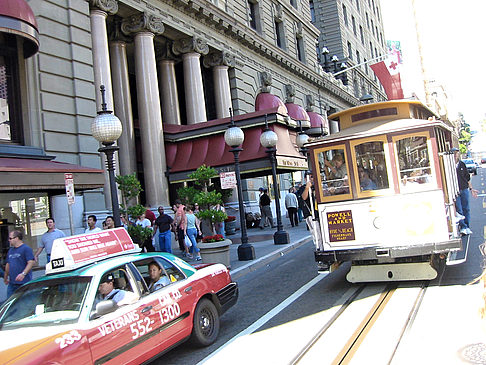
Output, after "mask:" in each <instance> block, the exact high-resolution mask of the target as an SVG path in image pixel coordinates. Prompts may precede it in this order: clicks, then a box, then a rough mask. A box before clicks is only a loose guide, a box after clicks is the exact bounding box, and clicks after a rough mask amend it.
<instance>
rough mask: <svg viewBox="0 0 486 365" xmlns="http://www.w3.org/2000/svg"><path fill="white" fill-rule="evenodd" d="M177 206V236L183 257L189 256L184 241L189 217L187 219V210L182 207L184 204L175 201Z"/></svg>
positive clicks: (177, 200)
mask: <svg viewBox="0 0 486 365" xmlns="http://www.w3.org/2000/svg"><path fill="white" fill-rule="evenodd" d="M175 206H176V216H175V222H174V224H175V227H176V236H177V241H178V242H179V249H180V250H181V251H182V256H184V257H185V256H187V254H188V249H187V246H186V243H185V240H184V236H185V235H186V227H187V217H186V210H185V206H184V205H182V202H181V201H180V200H179V199H176V201H175Z"/></svg>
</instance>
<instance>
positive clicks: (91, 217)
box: [84, 214, 102, 233]
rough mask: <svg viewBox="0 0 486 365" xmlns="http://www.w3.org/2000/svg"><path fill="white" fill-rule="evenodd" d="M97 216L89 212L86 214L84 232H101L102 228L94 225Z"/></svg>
mask: <svg viewBox="0 0 486 365" xmlns="http://www.w3.org/2000/svg"><path fill="white" fill-rule="evenodd" d="M97 220H98V219H97V218H96V216H95V215H93V214H91V215H89V216H88V228H86V230H85V231H84V233H96V232H101V231H102V229H101V228H100V227H96V222H97Z"/></svg>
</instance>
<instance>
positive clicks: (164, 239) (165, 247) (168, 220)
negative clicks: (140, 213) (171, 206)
mask: <svg viewBox="0 0 486 365" xmlns="http://www.w3.org/2000/svg"><path fill="white" fill-rule="evenodd" d="M157 210H158V212H159V216H158V217H157V219H156V220H155V222H154V237H155V235H156V233H157V230H158V231H159V240H158V241H159V250H160V251H162V252H168V253H172V237H171V234H170V227H171V225H172V223H173V222H174V220H173V219H172V217H171V216H170V215H167V214H165V213H164V207H159V208H158V209H157Z"/></svg>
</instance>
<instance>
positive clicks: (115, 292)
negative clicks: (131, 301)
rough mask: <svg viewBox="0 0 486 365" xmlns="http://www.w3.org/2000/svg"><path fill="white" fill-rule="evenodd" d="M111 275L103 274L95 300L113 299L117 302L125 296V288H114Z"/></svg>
mask: <svg viewBox="0 0 486 365" xmlns="http://www.w3.org/2000/svg"><path fill="white" fill-rule="evenodd" d="M114 281H115V280H114V278H113V275H111V274H108V275H105V276H103V278H102V279H101V281H100V285H99V287H98V292H99V294H98V296H97V297H96V302H100V301H102V300H110V299H111V300H113V301H114V302H115V303H116V304H119V302H120V301H122V300H123V299H124V298H125V294H126V292H125V290H121V289H115V287H114Z"/></svg>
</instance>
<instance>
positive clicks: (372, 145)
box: [354, 141, 390, 191]
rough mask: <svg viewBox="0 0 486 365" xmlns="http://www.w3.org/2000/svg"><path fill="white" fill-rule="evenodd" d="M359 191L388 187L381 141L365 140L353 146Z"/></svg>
mask: <svg viewBox="0 0 486 365" xmlns="http://www.w3.org/2000/svg"><path fill="white" fill-rule="evenodd" d="M354 151H355V155H356V164H357V168H358V180H359V186H360V190H361V191H367V190H381V189H388V188H389V187H390V186H389V182H388V172H387V166H386V160H385V149H384V143H383V142H381V141H380V142H365V143H361V144H359V145H356V146H355V147H354Z"/></svg>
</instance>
